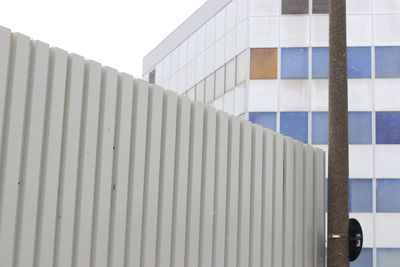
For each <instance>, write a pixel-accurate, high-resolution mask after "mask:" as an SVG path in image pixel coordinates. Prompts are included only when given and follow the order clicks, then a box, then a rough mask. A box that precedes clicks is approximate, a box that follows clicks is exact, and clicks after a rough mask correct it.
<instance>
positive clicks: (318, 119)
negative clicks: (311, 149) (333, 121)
mask: <svg viewBox="0 0 400 267" xmlns="http://www.w3.org/2000/svg"><path fill="white" fill-rule="evenodd" d="M328 121H329V120H328V112H313V113H312V143H313V144H328Z"/></svg>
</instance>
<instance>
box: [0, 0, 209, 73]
mask: <svg viewBox="0 0 400 267" xmlns="http://www.w3.org/2000/svg"><path fill="white" fill-rule="evenodd" d="M205 2H206V0H130V1H128V0H107V1H106V0H1V5H0V25H1V26H3V27H7V28H10V29H11V30H12V31H14V32H20V33H23V34H26V35H28V36H30V37H32V38H33V39H36V40H41V41H43V42H46V43H49V44H50V45H52V46H57V47H59V48H62V49H65V50H67V51H68V52H71V53H75V54H79V55H82V56H84V57H85V58H87V59H92V60H95V61H98V62H100V63H102V64H103V65H106V66H110V67H113V68H116V69H118V70H119V71H122V72H126V73H129V74H132V75H134V76H135V77H141V75H142V59H143V57H144V56H145V55H146V54H147V53H148V52H150V51H151V49H152V48H154V47H155V46H156V45H157V44H159V43H160V42H161V41H162V40H163V39H164V38H165V37H166V36H167V35H168V34H169V33H170V32H171V31H173V30H174V29H175V28H176V27H177V26H179V25H180V24H181V23H182V22H183V21H184V20H185V19H186V18H187V17H189V15H191V14H192V13H193V12H194V11H195V10H196V9H198V8H199V7H200V6H201V5H202V4H203V3H205Z"/></svg>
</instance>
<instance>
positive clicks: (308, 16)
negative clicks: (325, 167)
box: [143, 0, 400, 267]
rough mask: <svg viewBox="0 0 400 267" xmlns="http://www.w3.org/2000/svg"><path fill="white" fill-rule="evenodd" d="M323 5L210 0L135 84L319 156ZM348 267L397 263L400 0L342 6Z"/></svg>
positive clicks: (148, 60)
mask: <svg viewBox="0 0 400 267" xmlns="http://www.w3.org/2000/svg"><path fill="white" fill-rule="evenodd" d="M327 11H328V0H209V1H208V2H206V3H205V4H204V5H203V6H202V7H201V8H200V9H199V10H197V11H196V12H195V13H194V14H193V15H192V16H190V17H189V18H188V19H187V20H186V21H185V22H184V23H183V24H182V25H181V26H179V27H178V28H177V29H176V30H175V31H174V32H172V33H171V34H170V35H169V36H168V37H167V38H166V39H165V40H164V41H163V42H161V43H160V44H159V45H158V46H157V47H156V48H155V49H154V50H153V51H152V52H151V53H150V54H148V55H147V56H146V57H145V59H144V63H143V78H145V79H149V80H150V81H153V82H155V83H156V84H159V85H162V86H164V87H165V88H167V89H172V90H175V91H177V92H178V93H179V94H186V95H187V96H188V97H190V98H192V99H196V100H198V101H201V102H205V103H207V104H211V105H214V106H215V107H216V108H217V109H222V110H224V111H226V112H228V113H230V114H234V115H238V116H241V117H243V118H247V119H249V120H250V121H252V122H254V123H258V124H261V125H262V126H264V127H268V128H271V129H273V130H276V131H279V132H281V133H283V134H285V135H289V136H292V137H293V138H295V139H298V140H301V141H303V142H308V143H310V144H314V145H317V146H320V147H321V148H323V149H324V150H327V142H328V114H327V111H328V53H329V51H328V14H327ZM347 14H348V15H347V36H348V37H347V44H348V78H349V81H348V85H349V142H350V211H351V214H350V216H351V217H355V218H357V219H359V220H360V222H361V223H362V226H363V229H364V238H365V240H364V246H365V249H364V250H363V252H362V254H361V256H360V258H359V259H358V260H357V261H356V262H354V263H353V264H352V266H363V267H369V266H373V267H394V266H396V267H397V266H399V264H400V229H399V225H400V1H399V0H363V1H359V0H348V1H347Z"/></svg>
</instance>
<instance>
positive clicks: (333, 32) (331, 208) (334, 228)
mask: <svg viewBox="0 0 400 267" xmlns="http://www.w3.org/2000/svg"><path fill="white" fill-rule="evenodd" d="M346 58H347V52H346V0H330V3H329V152H328V153H329V155H328V267H348V266H349V241H348V229H349V207H348V192H349V186H348V183H349V180H348V177H349V151H348V147H349V146H348V115H347V114H348V106H347V62H346Z"/></svg>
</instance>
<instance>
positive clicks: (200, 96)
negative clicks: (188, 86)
mask: <svg viewBox="0 0 400 267" xmlns="http://www.w3.org/2000/svg"><path fill="white" fill-rule="evenodd" d="M196 101H199V102H201V103H204V80H202V81H201V82H199V83H198V84H197V85H196Z"/></svg>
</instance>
